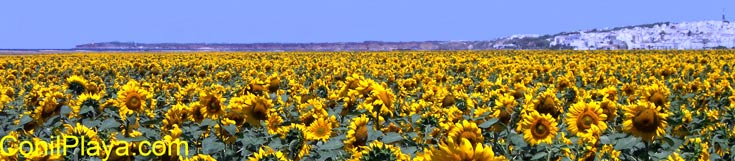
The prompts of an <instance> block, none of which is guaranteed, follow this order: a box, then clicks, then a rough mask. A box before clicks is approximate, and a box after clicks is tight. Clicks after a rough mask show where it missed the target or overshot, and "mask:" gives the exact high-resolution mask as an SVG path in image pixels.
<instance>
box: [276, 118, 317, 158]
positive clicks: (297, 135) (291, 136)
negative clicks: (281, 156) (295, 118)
mask: <svg viewBox="0 0 735 161" xmlns="http://www.w3.org/2000/svg"><path fill="white" fill-rule="evenodd" d="M279 131H280V132H281V133H280V134H279V135H280V136H281V139H282V141H284V145H289V146H291V147H289V148H295V149H291V150H293V151H291V152H289V153H288V155H287V156H286V157H287V158H290V159H291V160H301V158H303V157H304V155H308V154H309V149H311V146H310V145H309V144H308V143H307V141H309V140H307V139H308V138H311V136H309V134H308V133H307V132H306V127H304V125H301V124H291V125H290V126H285V127H282V129H281V130H279ZM294 143H296V144H295V146H294V145H293V144H294Z"/></svg>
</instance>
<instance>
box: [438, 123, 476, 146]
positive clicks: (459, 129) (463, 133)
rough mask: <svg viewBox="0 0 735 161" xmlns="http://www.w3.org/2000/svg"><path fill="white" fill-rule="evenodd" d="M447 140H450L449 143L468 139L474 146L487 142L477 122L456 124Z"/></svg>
mask: <svg viewBox="0 0 735 161" xmlns="http://www.w3.org/2000/svg"><path fill="white" fill-rule="evenodd" d="M447 138H449V139H448V141H449V140H457V141H458V140H462V139H467V140H469V141H470V143H471V144H472V145H474V144H477V143H483V142H485V137H484V136H482V130H480V128H479V127H477V124H475V122H470V121H467V120H462V122H458V123H456V124H454V126H453V127H452V129H451V130H450V131H449V134H448V135H447Z"/></svg>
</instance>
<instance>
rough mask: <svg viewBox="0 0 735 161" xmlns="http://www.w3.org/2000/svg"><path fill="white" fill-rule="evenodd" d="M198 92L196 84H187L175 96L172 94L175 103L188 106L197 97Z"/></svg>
mask: <svg viewBox="0 0 735 161" xmlns="http://www.w3.org/2000/svg"><path fill="white" fill-rule="evenodd" d="M198 90H199V86H198V85H197V84H196V83H189V84H187V85H186V86H184V87H183V88H180V89H179V90H178V91H177V92H176V94H174V98H176V102H177V103H183V104H189V103H191V102H192V101H193V100H194V97H195V96H197V95H196V94H197V91H198Z"/></svg>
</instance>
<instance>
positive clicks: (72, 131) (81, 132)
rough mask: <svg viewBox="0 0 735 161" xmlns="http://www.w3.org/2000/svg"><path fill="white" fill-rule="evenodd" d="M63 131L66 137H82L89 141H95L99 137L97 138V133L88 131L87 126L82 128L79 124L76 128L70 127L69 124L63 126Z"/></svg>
mask: <svg viewBox="0 0 735 161" xmlns="http://www.w3.org/2000/svg"><path fill="white" fill-rule="evenodd" d="M63 126H64V131H65V133H66V134H68V135H72V136H84V137H86V138H87V139H91V140H97V139H99V137H98V136H97V131H95V130H93V129H90V128H89V127H87V126H84V125H82V124H80V123H77V124H76V126H72V125H69V124H64V125H63Z"/></svg>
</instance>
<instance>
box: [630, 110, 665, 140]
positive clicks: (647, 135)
mask: <svg viewBox="0 0 735 161" xmlns="http://www.w3.org/2000/svg"><path fill="white" fill-rule="evenodd" d="M660 109H661V107H658V106H656V105H655V104H654V103H651V102H648V101H638V103H637V104H634V105H629V106H626V107H625V108H624V109H623V110H624V111H625V120H624V121H623V131H625V132H628V133H631V134H633V135H635V136H638V137H641V138H643V140H646V141H652V140H654V139H656V138H657V137H659V136H662V135H663V134H664V132H666V130H665V129H666V125H667V123H666V118H667V117H668V116H669V114H668V113H665V112H659V111H660Z"/></svg>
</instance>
